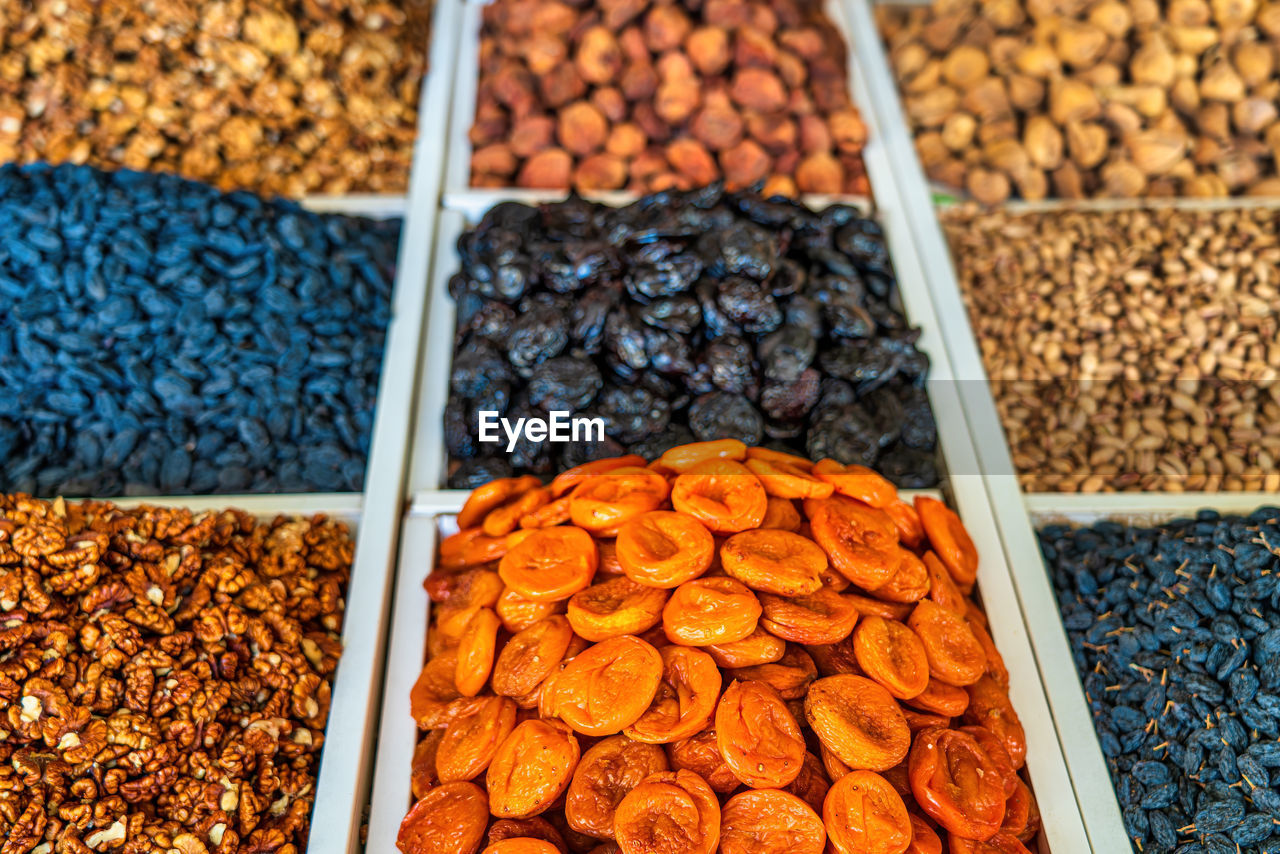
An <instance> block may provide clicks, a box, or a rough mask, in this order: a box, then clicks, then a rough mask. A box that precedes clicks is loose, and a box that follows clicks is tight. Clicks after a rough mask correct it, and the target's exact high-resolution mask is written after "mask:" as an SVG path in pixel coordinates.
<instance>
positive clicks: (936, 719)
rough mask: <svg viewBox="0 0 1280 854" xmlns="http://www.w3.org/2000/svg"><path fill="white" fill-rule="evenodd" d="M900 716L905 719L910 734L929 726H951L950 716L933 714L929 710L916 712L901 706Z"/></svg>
mask: <svg viewBox="0 0 1280 854" xmlns="http://www.w3.org/2000/svg"><path fill="white" fill-rule="evenodd" d="M902 716H903V717H904V718H906V719H907V727H908V729H910V730H911V734H912V735H915V734H916V733H918V732H919V731H920V730H922V729H929V728H930V727H935V726H941V727H946V726H951V718H944V717H943V716H942V715H935V714H932V713H930V712H918V711H916V710H915V709H912V708H909V707H907V706H904V707H903V708H902Z"/></svg>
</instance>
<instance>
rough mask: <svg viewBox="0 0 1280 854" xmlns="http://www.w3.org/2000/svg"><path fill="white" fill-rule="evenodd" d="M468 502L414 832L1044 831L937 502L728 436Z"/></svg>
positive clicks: (445, 835)
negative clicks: (904, 495)
mask: <svg viewBox="0 0 1280 854" xmlns="http://www.w3.org/2000/svg"><path fill="white" fill-rule="evenodd" d="M458 526H459V528H460V530H459V532H458V533H456V534H454V535H452V536H449V537H447V538H445V539H444V540H443V541H442V542H441V544H440V550H439V556H438V561H437V565H436V568H435V570H434V571H433V572H432V573H431V574H430V575H429V576H428V578H427V580H426V588H427V591H428V592H429V593H430V596H431V600H432V602H433V603H435V607H434V608H433V609H432V621H431V627H430V630H429V632H428V635H427V647H428V653H429V660H428V661H427V664H426V667H424V668H423V670H422V675H421V676H420V677H419V678H418V681H417V684H415V685H414V687H413V692H412V695H411V705H412V713H413V717H414V719H415V720H416V721H417V723H418V726H419V727H420V728H421V729H422V730H423V731H424V735H423V737H422V739H421V740H420V741H419V743H418V746H417V749H416V750H415V753H414V757H413V794H414V797H415V798H417V803H415V804H414V805H413V808H412V809H411V810H410V811H409V814H408V815H407V816H406V817H405V819H404V823H403V824H402V825H401V828H400V837H399V847H400V849H401V851H403V852H405V854H474V852H477V851H480V850H481V849H482V848H483V850H484V852H485V854H557V852H559V853H560V854H568V852H571V851H572V852H591V854H612V853H613V852H622V854H711V853H712V852H715V851H717V850H718V851H719V852H721V854H774V852H777V854H784V852H785V854H823V852H824V851H828V850H830V851H834V852H836V854H854V852H858V854H904V852H911V854H942V852H943V851H949V852H951V854H1019V852H1027V850H1028V849H1027V848H1026V847H1025V846H1024V844H1023V843H1024V842H1027V841H1029V840H1031V839H1032V838H1033V837H1034V836H1035V834H1036V833H1037V831H1038V829H1039V824H1040V821H1039V814H1038V811H1037V809H1036V803H1035V799H1034V797H1033V796H1032V794H1031V791H1030V789H1029V788H1028V787H1027V785H1026V783H1025V782H1023V780H1022V779H1021V778H1020V776H1019V770H1020V769H1021V768H1022V766H1023V764H1024V760H1025V757H1026V744H1025V739H1024V735H1023V730H1022V726H1021V725H1020V724H1019V722H1018V716H1017V715H1016V714H1015V713H1014V710H1013V707H1012V705H1011V704H1010V702H1009V697H1008V693H1007V688H1008V673H1007V671H1006V670H1005V668H1004V665H1003V663H1002V661H1001V658H1000V653H999V652H998V651H997V650H996V648H995V645H994V643H992V641H991V637H990V636H989V635H988V634H987V631H986V618H985V617H984V616H983V614H982V612H981V611H980V610H979V609H978V608H977V606H976V605H975V604H974V602H973V600H972V599H971V598H969V594H970V593H971V591H972V588H973V584H974V579H975V576H976V572H977V566H978V556H977V553H976V551H975V550H974V547H973V543H972V541H971V540H970V539H969V536H968V534H967V533H966V532H965V529H964V526H963V525H962V524H961V522H960V520H959V518H958V517H957V516H956V515H955V513H953V512H952V511H951V510H949V509H948V508H947V507H946V506H945V505H944V504H942V503H941V502H940V501H937V500H934V499H932V498H928V497H917V498H916V500H915V502H914V505H913V504H909V503H907V502H905V501H903V500H901V499H900V498H899V496H898V493H897V490H896V489H895V488H894V487H893V485H892V484H890V483H889V482H888V481H887V480H885V479H884V478H883V477H881V476H880V475H878V474H876V473H875V472H873V471H871V470H870V469H866V468H862V467H859V466H843V465H840V464H838V463H835V462H833V461H831V460H823V461H821V462H818V463H811V462H809V461H808V460H804V459H801V458H799V457H794V456H791V455H789V454H783V453H779V452H777V451H771V450H768V449H764V448H748V447H746V446H745V445H744V444H743V443H741V442H739V441H736V440H723V441H716V442H702V443H699V444H695V445H685V446H682V447H678V448H673V449H671V450H669V451H667V452H666V453H665V454H663V455H662V457H661V458H660V459H658V460H657V461H655V462H652V463H646V461H645V460H644V459H642V458H640V457H637V456H628V457H618V458H614V459H608V460H600V461H597V462H593V463H588V464H586V465H584V466H579V467H578V468H576V469H572V470H570V471H567V472H565V473H563V474H561V475H559V476H558V477H556V478H555V479H554V480H552V481H551V483H550V484H547V485H543V484H542V483H541V482H540V481H539V480H538V479H537V478H534V477H522V478H506V479H502V480H496V481H493V482H491V483H489V484H486V485H485V486H482V487H480V488H479V489H477V490H475V491H474V492H473V493H472V494H471V496H470V497H469V498H468V499H467V502H466V505H465V506H464V507H463V508H462V510H461V512H460V513H459V514H458ZM486 846H487V847H486Z"/></svg>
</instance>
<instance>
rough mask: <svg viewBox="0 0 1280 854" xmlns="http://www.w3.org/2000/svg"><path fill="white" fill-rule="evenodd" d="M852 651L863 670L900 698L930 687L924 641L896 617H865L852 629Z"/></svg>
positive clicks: (914, 694)
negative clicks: (892, 618) (891, 618)
mask: <svg viewBox="0 0 1280 854" xmlns="http://www.w3.org/2000/svg"><path fill="white" fill-rule="evenodd" d="M853 652H854V655H855V656H856V657H857V659H858V666H859V667H860V668H862V672H863V673H864V674H866V676H867V677H868V678H869V679H872V680H874V681H876V682H879V683H880V684H881V685H883V686H884V688H885V690H887V691H888V692H889V693H890V694H892V695H893V696H895V697H897V698H898V699H900V700H905V699H908V698H910V697H914V696H916V695H917V694H920V693H921V692H923V691H924V690H925V689H926V688H927V687H929V659H928V658H927V657H926V656H925V651H924V644H923V643H921V642H920V638H918V637H916V633H915V632H913V631H911V629H909V628H907V627H906V626H904V625H903V624H902V623H899V622H898V621H897V620H886V619H884V618H883V617H867V618H865V619H863V620H862V622H860V623H858V626H857V628H855V629H854V630H853Z"/></svg>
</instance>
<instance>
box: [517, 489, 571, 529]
mask: <svg viewBox="0 0 1280 854" xmlns="http://www.w3.org/2000/svg"><path fill="white" fill-rule="evenodd" d="M568 521H569V496H567V495H566V496H564V497H563V498H557V499H556V500H555V501H551V502H548V503H546V504H543V505H542V506H541V507H539V508H538V509H536V510H533V511H532V512H529V513H526V514H525V515H523V516H521V517H520V527H521V528H551V527H553V526H555V525H563V524H564V523H565V522H568Z"/></svg>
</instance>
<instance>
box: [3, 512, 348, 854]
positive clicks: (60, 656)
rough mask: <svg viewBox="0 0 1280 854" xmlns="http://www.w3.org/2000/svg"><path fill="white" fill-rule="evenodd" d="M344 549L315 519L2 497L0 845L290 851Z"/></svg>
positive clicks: (335, 619) (314, 745) (295, 843)
mask: <svg viewBox="0 0 1280 854" xmlns="http://www.w3.org/2000/svg"><path fill="white" fill-rule="evenodd" d="M353 548H354V547H353V543H352V541H351V537H350V535H349V534H348V531H347V528H346V526H345V525H343V524H341V523H337V522H332V521H329V520H326V519H325V518H324V517H322V516H316V517H313V518H311V519H296V520H294V519H286V518H278V519H276V520H274V521H272V522H270V523H260V522H255V521H254V519H253V518H252V517H250V516H248V515H246V514H244V513H240V512H238V511H234V510H228V511H223V512H213V511H210V512H205V513H200V514H198V515H193V514H192V513H190V512H189V511H185V510H176V509H168V508H158V507H140V508H138V509H135V510H122V509H120V508H118V507H115V506H114V505H111V504H106V503H99V502H84V503H69V502H64V501H63V500H62V499H58V500H57V501H54V502H46V501H37V500H35V499H31V498H28V497H27V496H23V495H0V641H2V643H3V647H4V650H5V655H4V660H3V661H0V699H2V700H3V703H4V706H5V708H6V712H7V714H6V716H5V718H4V721H3V723H0V726H2V727H3V733H4V737H3V739H0V838H3V839H4V840H5V847H6V849H7V850H12V851H37V852H39V851H44V852H49V851H54V850H58V851H63V850H66V851H89V850H94V851H105V850H119V851H122V852H144V851H146V852H152V851H171V850H176V851H182V852H185V854H210V852H217V854H230V852H237V851H279V852H281V854H284V852H290V851H301V850H305V849H306V843H307V832H308V827H309V821H310V815H311V805H312V802H313V800H314V798H315V781H316V773H317V768H318V760H319V756H320V750H321V748H322V746H323V743H324V727H325V721H326V718H327V717H328V714H329V695H330V685H331V682H332V680H333V673H334V669H335V667H336V666H337V662H338V656H339V654H340V652H341V643H340V635H339V632H340V630H341V626H342V609H343V595H344V591H345V589H346V584H347V579H348V576H349V572H350V568H351V559H352V554H353Z"/></svg>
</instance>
